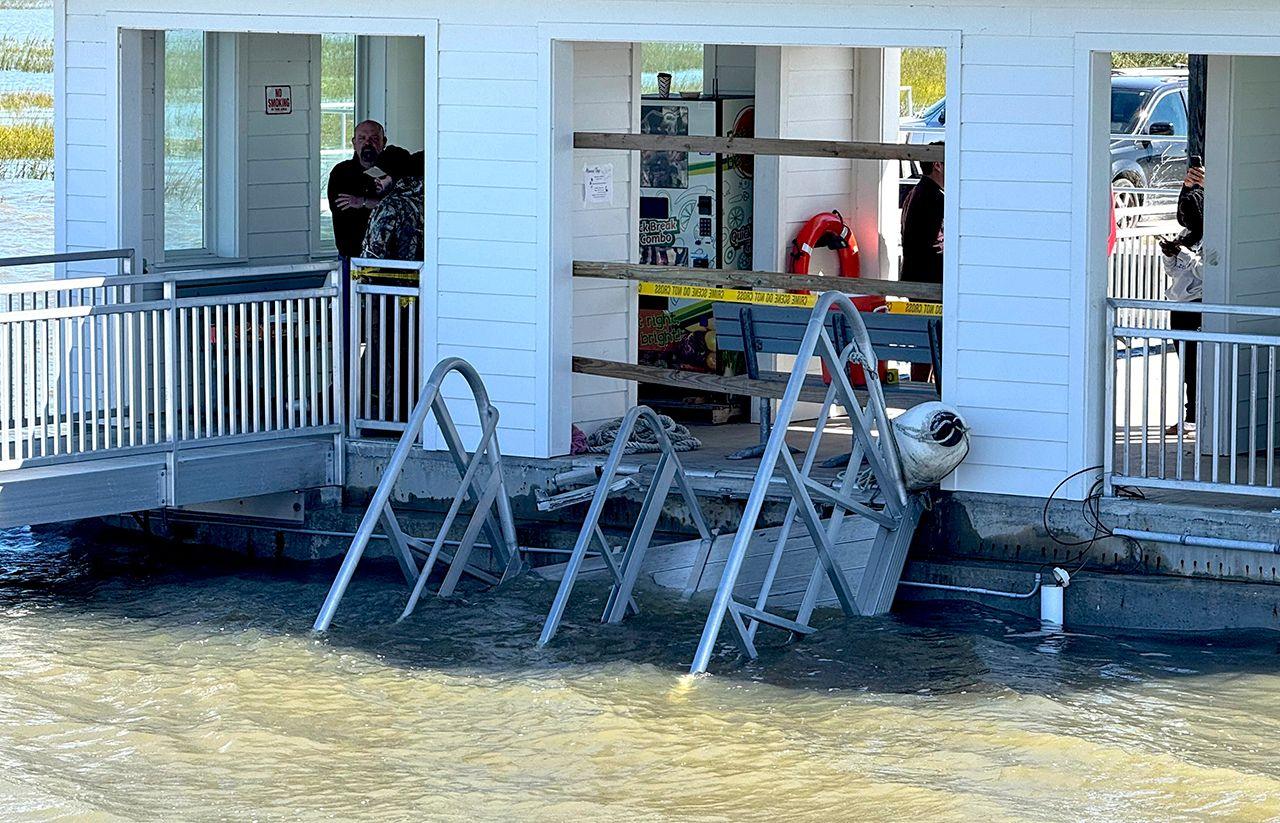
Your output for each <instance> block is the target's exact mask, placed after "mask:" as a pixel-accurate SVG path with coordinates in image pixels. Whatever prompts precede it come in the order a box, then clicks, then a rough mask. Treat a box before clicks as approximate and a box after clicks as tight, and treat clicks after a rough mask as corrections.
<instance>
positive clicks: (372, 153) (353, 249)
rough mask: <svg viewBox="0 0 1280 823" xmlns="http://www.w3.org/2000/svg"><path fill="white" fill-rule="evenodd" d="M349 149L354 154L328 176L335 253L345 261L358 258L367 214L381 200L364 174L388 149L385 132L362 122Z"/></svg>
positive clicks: (335, 167) (367, 223)
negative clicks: (335, 246) (353, 150)
mask: <svg viewBox="0 0 1280 823" xmlns="http://www.w3.org/2000/svg"><path fill="white" fill-rule="evenodd" d="M351 146H352V148H354V149H355V154H354V155H353V156H352V157H351V158H350V159H349V160H343V161H342V162H341V163H339V164H338V165H336V166H334V167H333V171H332V172H330V173H329V211H330V212H331V213H332V215H333V237H334V241H335V242H336V243H337V246H338V254H340V255H342V256H343V257H348V258H349V257H359V256H360V251H361V246H362V245H363V244H364V235H365V232H366V231H367V230H368V228H369V215H370V214H371V213H372V211H373V207H374V206H376V205H378V200H380V199H381V195H380V194H379V193H378V189H377V185H376V183H375V181H374V179H373V178H372V177H370V176H368V175H367V174H365V172H366V171H368V170H369V169H371V168H373V166H374V163H375V162H377V159H378V155H379V154H381V153H382V150H383V149H385V148H386V147H387V134H386V131H385V130H384V129H383V128H382V124H381V123H378V122H377V121H374V120H365V121H364V122H362V123H360V124H359V125H357V126H356V130H355V133H354V135H353V136H352V138H351Z"/></svg>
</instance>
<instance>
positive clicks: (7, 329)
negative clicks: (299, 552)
mask: <svg viewBox="0 0 1280 823" xmlns="http://www.w3.org/2000/svg"><path fill="white" fill-rule="evenodd" d="M49 265H54V266H59V267H69V266H70V267H76V268H78V269H87V270H89V271H95V270H98V269H104V268H106V269H114V271H107V272H106V273H103V274H83V275H81V274H72V275H70V276H67V277H59V278H50V277H37V278H35V279H28V280H25V281H21V282H9V283H3V284H0V528H10V527H16V526H25V525H35V524H41V523H56V522H65V521H72V520H80V519H84V518H90V517H102V516H107V515H115V514H124V513H127V512H136V511H146V510H150V509H156V508H162V507H168V506H180V505H189V504H197V503H207V502H213V501H219V500H228V499H236V498H241V497H250V496H255V495H262V494H271V493H276V492H291V491H298V490H302V489H308V488H316V487H320V486H327V485H338V484H341V482H342V439H341V438H342V429H343V419H344V417H343V412H344V405H345V404H344V403H343V396H344V395H343V388H342V368H341V367H340V364H341V363H342V356H341V351H342V350H341V348H340V345H341V334H340V330H341V318H342V314H341V311H342V309H341V300H342V298H341V294H342V290H341V281H340V277H341V272H340V270H339V269H338V268H337V267H336V266H335V265H333V264H329V263H322V264H312V265H297V266H259V267H240V268H226V269H213V270H191V271H172V272H166V273H164V274H140V273H137V268H136V254H135V252H134V251H133V250H132V249H118V250H113V251H106V252H83V253H70V254H54V255H41V256H29V257H14V258H3V259H0V271H3V270H9V269H12V268H14V267H29V266H49Z"/></svg>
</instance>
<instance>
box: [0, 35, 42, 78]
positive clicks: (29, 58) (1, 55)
mask: <svg viewBox="0 0 1280 823" xmlns="http://www.w3.org/2000/svg"><path fill="white" fill-rule="evenodd" d="M0 71H26V72H35V73H48V72H51V71H53V43H52V42H51V41H49V40H41V39H39V38H36V37H9V36H0Z"/></svg>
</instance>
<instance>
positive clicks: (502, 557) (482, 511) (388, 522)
mask: <svg viewBox="0 0 1280 823" xmlns="http://www.w3.org/2000/svg"><path fill="white" fill-rule="evenodd" d="M451 374H457V375H460V376H461V377H462V378H463V379H464V380H466V382H467V386H468V387H469V388H470V390H471V394H472V397H473V398H474V399H475V404H476V412H477V414H478V416H479V420H480V429H481V431H480V438H479V440H478V441H477V443H476V445H475V448H474V449H473V450H472V451H470V452H468V451H467V449H466V445H465V444H464V442H463V439H462V435H461V434H460V433H459V431H458V428H457V426H456V425H454V422H453V416H452V415H451V414H450V412H449V406H448V403H447V402H446V400H445V398H444V396H443V394H442V393H441V392H442V389H443V386H444V381H445V378H447V377H448V376H449V375H451ZM432 417H433V418H434V419H435V421H436V426H437V427H438V429H439V431H440V435H441V437H442V438H443V440H444V444H445V447H446V448H447V449H448V451H449V454H450V456H451V457H452V458H453V462H454V465H455V466H456V467H457V469H458V474H459V476H460V482H459V484H458V491H457V492H456V493H455V494H454V496H453V501H452V502H451V503H450V505H449V510H448V512H447V513H446V514H445V516H444V520H443V521H442V522H441V524H440V527H439V528H438V529H437V530H436V535H435V537H434V539H432V540H423V539H421V538H419V537H415V536H412V535H409V534H406V533H405V532H404V530H403V529H402V528H401V527H400V521H399V519H398V518H397V517H396V513H395V510H394V507H393V506H392V502H391V498H392V493H393V492H394V491H395V485H396V481H397V480H398V479H399V477H400V472H401V471H402V470H403V469H404V464H405V462H406V461H407V460H408V459H409V455H410V453H411V451H412V450H413V447H414V446H415V445H416V444H417V443H418V442H419V440H420V438H421V436H422V431H423V428H424V427H425V426H426V424H427V420H428V418H432ZM468 504H469V505H470V506H471V513H470V516H469V518H468V520H467V525H466V527H465V529H464V531H463V534H462V537H461V538H460V539H459V541H458V544H457V547H456V549H454V550H453V551H452V553H451V552H450V551H448V550H446V549H445V545H446V543H448V539H447V538H448V536H449V532H450V530H451V529H452V528H453V525H454V523H455V522H456V521H457V518H458V516H459V514H461V512H462V507H463V506H464V505H468ZM379 527H381V529H382V531H383V533H384V534H385V536H386V537H387V539H388V541H389V542H390V544H391V550H392V554H393V555H394V556H395V558H396V561H397V562H398V563H399V565H400V570H401V572H402V573H403V574H404V578H405V582H406V583H407V584H408V586H409V587H410V593H409V599H408V602H407V603H406V604H405V607H404V611H403V612H401V614H400V619H401V620H403V619H404V618H406V617H408V616H409V615H410V614H412V613H413V610H414V608H415V607H416V606H417V604H418V600H419V598H420V597H421V596H422V593H423V591H424V589H425V588H426V585H427V580H428V578H429V577H430V576H431V572H432V571H433V570H434V569H435V566H436V564H437V562H440V561H443V562H445V563H447V564H448V566H449V571H448V572H447V573H446V574H445V576H444V580H443V582H442V583H441V585H440V588H439V589H438V590H437V594H438V595H439V596H441V597H447V596H449V595H450V594H452V593H453V591H454V589H455V588H456V586H457V584H458V581H459V579H460V578H461V576H462V574H463V573H464V572H465V573H467V574H469V575H471V576H473V577H477V578H479V579H481V580H483V581H484V582H486V583H493V584H496V583H500V582H502V581H503V580H506V579H507V578H509V577H511V576H513V575H515V574H517V573H518V572H519V571H520V570H521V569H522V568H523V559H522V557H521V555H520V549H519V545H518V544H517V542H516V529H515V519H514V517H513V515H512V511H511V498H510V497H509V496H508V495H507V487H506V480H505V478H504V477H503V473H502V452H501V451H500V449H499V447H498V409H497V408H496V407H495V406H494V405H493V404H492V403H491V402H489V393H488V392H487V391H486V389H485V386H484V381H483V380H481V378H480V375H479V373H477V372H476V370H475V368H474V367H472V366H471V364H470V363H468V362H467V361H465V360H463V359H461V358H458V357H450V358H446V359H444V360H441V361H440V362H439V363H438V364H436V367H435V369H434V370H433V371H432V372H431V376H430V378H429V379H428V380H427V384H426V386H425V387H423V389H422V393H421V394H420V395H419V396H418V401H417V403H416V404H414V407H413V411H412V412H411V413H410V414H409V420H408V423H407V424H406V425H405V429H404V432H403V433H402V434H401V436H400V441H399V442H398V443H397V444H396V448H395V451H394V452H392V454H391V459H390V460H389V461H388V462H387V467H386V469H385V470H384V471H383V474H382V479H381V480H379V481H378V487H377V489H375V490H374V493H373V497H372V499H371V500H370V501H369V506H368V508H367V509H366V510H365V513H364V517H363V518H362V519H361V520H360V526H359V527H358V528H357V529H356V533H355V537H354V538H353V539H352V541H351V546H350V547H349V548H348V549H347V553H346V556H345V557H344V558H343V560H342V565H341V566H340V567H339V569H338V574H337V576H336V577H335V578H334V580H333V585H332V586H331V587H330V588H329V593H328V595H326V597H325V599H324V603H323V604H322V605H321V607H320V613H319V614H318V615H317V616H316V620H315V624H314V626H313V628H314V630H315V631H317V632H323V631H327V630H328V629H329V626H330V625H331V624H332V623H333V617H334V614H335V613H336V612H337V610H338V605H339V604H340V603H341V602H342V597H343V595H344V594H346V591H347V587H348V585H350V583H351V578H352V576H354V574H355V571H356V567H357V566H358V565H359V564H360V560H361V558H362V557H363V556H364V552H365V549H367V548H368V546H369V541H370V540H371V539H372V538H373V536H374V533H375V531H376V530H377V529H378V528H379ZM481 533H484V535H485V538H486V539H487V540H488V541H489V547H490V549H491V551H492V552H493V556H494V559H495V560H496V561H497V564H498V565H499V566H501V567H502V569H503V571H502V574H501V575H500V576H494V575H490V574H489V573H488V572H485V571H483V570H481V569H478V568H475V567H473V566H470V565H468V561H469V560H470V557H471V552H472V550H473V549H474V548H475V547H476V541H477V540H478V538H479V537H480V535H481ZM415 553H417V554H419V555H422V556H423V558H424V559H423V562H422V565H421V566H419V565H418V562H417V558H416V557H415Z"/></svg>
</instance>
